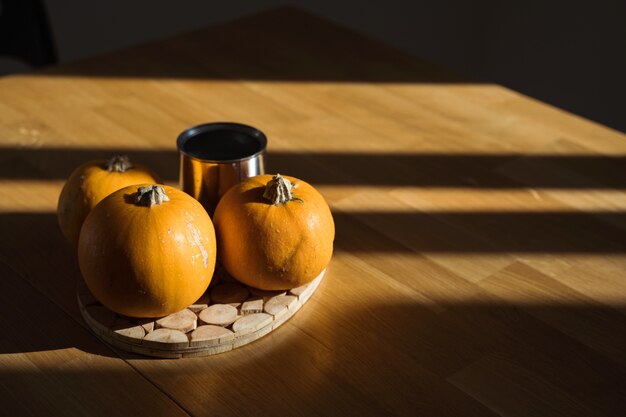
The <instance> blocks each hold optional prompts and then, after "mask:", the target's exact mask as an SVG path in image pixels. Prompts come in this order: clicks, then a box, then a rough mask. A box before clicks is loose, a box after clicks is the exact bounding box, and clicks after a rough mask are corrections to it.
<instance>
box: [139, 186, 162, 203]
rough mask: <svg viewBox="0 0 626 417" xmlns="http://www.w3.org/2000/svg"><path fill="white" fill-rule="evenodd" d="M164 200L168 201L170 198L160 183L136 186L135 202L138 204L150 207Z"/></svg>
mask: <svg viewBox="0 0 626 417" xmlns="http://www.w3.org/2000/svg"><path fill="white" fill-rule="evenodd" d="M164 201H170V198H169V197H168V196H167V194H166V193H165V190H164V189H163V187H161V186H160V185H147V186H145V187H139V188H137V196H136V197H135V203H136V204H138V205H140V206H144V207H152V206H154V205H158V204H161V203H163V202H164Z"/></svg>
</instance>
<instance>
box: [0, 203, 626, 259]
mask: <svg viewBox="0 0 626 417" xmlns="http://www.w3.org/2000/svg"><path fill="white" fill-rule="evenodd" d="M333 216H334V219H335V224H336V229H337V233H336V239H335V247H336V249H337V251H338V252H341V251H345V252H350V253H355V252H365V253H366V252H382V253H409V252H423V253H462V254H468V255H472V254H481V253H535V254H540V253H554V254H568V253H587V254H612V253H614V254H623V253H626V212H622V211H620V212H549V213H545V212H365V211H364V212H335V213H333ZM0 224H2V225H3V227H2V228H0V241H2V242H6V243H5V244H4V245H2V246H0V258H10V257H11V254H19V253H22V252H24V253H26V252H28V253H32V251H33V250H35V251H36V250H38V248H47V249H46V250H49V249H50V244H51V243H54V244H61V242H62V241H63V238H62V236H61V232H60V231H59V229H58V225H57V217H56V213H53V212H5V213H0ZM17 233H20V234H21V236H22V239H20V240H19V242H17V241H15V240H14V239H13V237H14V236H15V235H16V234H17ZM53 238H54V239H55V242H51V240H50V239H53ZM8 242H12V243H11V244H10V245H9V243H8Z"/></svg>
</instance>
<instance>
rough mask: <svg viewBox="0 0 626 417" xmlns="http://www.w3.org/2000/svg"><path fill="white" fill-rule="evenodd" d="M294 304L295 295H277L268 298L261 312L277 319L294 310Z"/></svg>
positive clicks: (295, 300)
mask: <svg viewBox="0 0 626 417" xmlns="http://www.w3.org/2000/svg"><path fill="white" fill-rule="evenodd" d="M296 303H298V297H296V296H295V295H278V296H276V297H272V298H270V299H269V300H268V301H267V303H265V306H264V307H263V310H264V311H265V312H266V313H268V314H271V315H272V316H274V318H276V319H278V318H280V317H282V316H283V315H285V314H288V313H289V312H290V310H293V309H295V307H296Z"/></svg>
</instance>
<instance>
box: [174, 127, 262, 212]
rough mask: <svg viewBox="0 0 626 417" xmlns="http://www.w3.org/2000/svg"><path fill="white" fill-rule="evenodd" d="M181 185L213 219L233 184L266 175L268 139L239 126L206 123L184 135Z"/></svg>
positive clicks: (179, 144)
mask: <svg viewBox="0 0 626 417" xmlns="http://www.w3.org/2000/svg"><path fill="white" fill-rule="evenodd" d="M176 145H177V147H178V152H179V153H180V186H181V188H182V189H183V191H185V192H186V193H187V194H189V195H191V196H192V197H193V198H195V199H196V200H198V201H199V202H200V203H201V204H202V205H203V206H204V208H205V209H206V210H207V212H208V213H209V214H210V215H211V216H212V215H213V212H214V211H215V207H216V206H217V203H218V201H219V200H220V198H221V197H222V196H223V195H224V194H225V193H226V191H228V189H229V188H230V187H232V186H233V185H235V184H237V183H239V182H241V181H243V180H245V179H246V178H249V177H254V176H255V175H260V174H264V173H265V166H264V156H265V148H266V146H267V137H266V136H265V134H263V132H261V131H260V130H258V129H256V128H254V127H252V126H247V125H243V124H239V123H228V122H218V123H206V124H202V125H198V126H194V127H192V128H189V129H187V130H185V131H184V132H182V133H181V134H180V135H179V136H178V139H177V140H176Z"/></svg>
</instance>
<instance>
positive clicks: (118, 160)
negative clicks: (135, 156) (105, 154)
mask: <svg viewBox="0 0 626 417" xmlns="http://www.w3.org/2000/svg"><path fill="white" fill-rule="evenodd" d="M104 166H105V168H106V169H107V170H108V171H109V172H126V171H127V170H129V169H130V168H132V167H133V166H132V164H131V163H130V159H128V156H126V155H113V157H112V158H111V159H109V160H108V161H107V163H106V164H105V165H104Z"/></svg>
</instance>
